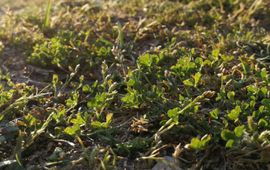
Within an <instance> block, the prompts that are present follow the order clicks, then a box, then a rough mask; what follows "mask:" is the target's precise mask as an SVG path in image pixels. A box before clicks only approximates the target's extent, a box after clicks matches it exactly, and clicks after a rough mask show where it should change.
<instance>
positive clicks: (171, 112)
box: [167, 107, 180, 124]
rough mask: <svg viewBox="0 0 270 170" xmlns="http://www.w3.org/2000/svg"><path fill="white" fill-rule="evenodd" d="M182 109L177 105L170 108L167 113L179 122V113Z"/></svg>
mask: <svg viewBox="0 0 270 170" xmlns="http://www.w3.org/2000/svg"><path fill="white" fill-rule="evenodd" d="M179 111H180V108H179V107H176V108H174V109H170V110H168V112H167V114H168V116H169V118H171V119H172V120H173V121H174V122H175V123H176V124H178V119H179V114H178V112H179Z"/></svg>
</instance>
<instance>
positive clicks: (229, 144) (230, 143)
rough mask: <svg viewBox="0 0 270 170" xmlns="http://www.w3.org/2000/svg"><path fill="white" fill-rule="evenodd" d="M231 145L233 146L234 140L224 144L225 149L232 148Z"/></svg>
mask: <svg viewBox="0 0 270 170" xmlns="http://www.w3.org/2000/svg"><path fill="white" fill-rule="evenodd" d="M233 144H234V140H233V139H230V140H228V141H227V142H226V145H225V147H226V148H232V147H233Z"/></svg>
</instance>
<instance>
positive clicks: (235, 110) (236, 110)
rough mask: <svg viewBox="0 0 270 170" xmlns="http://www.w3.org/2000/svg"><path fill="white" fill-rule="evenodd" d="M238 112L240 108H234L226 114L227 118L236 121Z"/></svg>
mask: <svg viewBox="0 0 270 170" xmlns="http://www.w3.org/2000/svg"><path fill="white" fill-rule="evenodd" d="M240 112H241V108H240V106H236V107H235V108H234V109H233V110H232V111H231V112H230V113H229V114H228V117H229V118H230V119H231V120H236V119H238V117H239V114H240Z"/></svg>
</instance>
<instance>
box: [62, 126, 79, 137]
mask: <svg viewBox="0 0 270 170" xmlns="http://www.w3.org/2000/svg"><path fill="white" fill-rule="evenodd" d="M79 131H80V126H79V125H73V126H71V127H67V128H65V130H64V132H65V133H66V134H68V135H71V136H73V135H76V134H77V133H78V132H79Z"/></svg>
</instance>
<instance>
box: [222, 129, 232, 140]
mask: <svg viewBox="0 0 270 170" xmlns="http://www.w3.org/2000/svg"><path fill="white" fill-rule="evenodd" d="M221 138H222V139H223V140H225V141H228V140H230V139H234V138H235V135H234V133H233V132H231V131H230V130H228V129H223V130H222V132H221Z"/></svg>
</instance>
